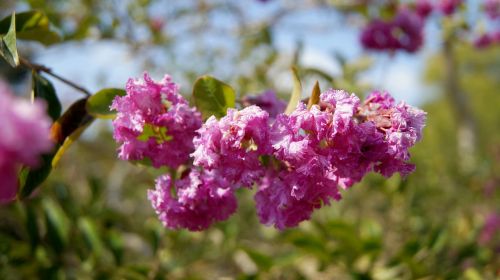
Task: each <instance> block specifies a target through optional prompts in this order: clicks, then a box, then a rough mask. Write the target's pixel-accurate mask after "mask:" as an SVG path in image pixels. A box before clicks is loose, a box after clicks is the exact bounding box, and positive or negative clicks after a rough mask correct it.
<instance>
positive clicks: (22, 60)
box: [19, 57, 92, 96]
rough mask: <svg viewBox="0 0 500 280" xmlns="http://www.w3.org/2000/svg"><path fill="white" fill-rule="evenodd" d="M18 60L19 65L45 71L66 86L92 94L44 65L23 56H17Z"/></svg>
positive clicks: (88, 94)
mask: <svg viewBox="0 0 500 280" xmlns="http://www.w3.org/2000/svg"><path fill="white" fill-rule="evenodd" d="M19 62H20V63H21V65H23V66H24V67H27V68H30V69H32V70H34V71H36V72H44V73H46V74H47V75H49V76H52V77H54V78H56V79H58V80H59V81H61V82H63V83H65V84H67V85H68V86H70V87H72V88H74V89H76V90H78V91H80V92H81V93H83V94H85V95H86V96H90V95H92V94H91V93H90V91H88V90H87V89H85V88H83V87H81V86H79V85H77V84H75V83H73V82H72V81H70V80H68V79H66V78H63V77H61V76H59V75H58V74H56V73H54V72H52V70H51V69H50V68H48V67H46V66H44V65H41V64H36V63H31V62H29V61H28V60H27V59H25V58H23V57H19Z"/></svg>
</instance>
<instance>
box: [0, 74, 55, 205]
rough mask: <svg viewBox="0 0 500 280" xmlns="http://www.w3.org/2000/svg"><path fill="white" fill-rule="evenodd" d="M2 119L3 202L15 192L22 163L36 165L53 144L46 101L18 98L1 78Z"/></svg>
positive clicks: (0, 190) (0, 198)
mask: <svg viewBox="0 0 500 280" xmlns="http://www.w3.org/2000/svg"><path fill="white" fill-rule="evenodd" d="M0 119H1V120H2V121H1V122H0V129H1V131H2V137H0V203H5V202H9V201H12V200H13V199H14V198H15V196H16V193H17V172H18V171H19V167H20V166H21V165H27V166H31V167H36V166H37V164H38V163H39V160H40V159H39V157H40V155H41V154H42V153H45V152H49V151H50V149H51V148H52V145H53V144H52V142H51V140H50V138H49V133H50V126H51V120H50V118H49V117H48V116H47V115H46V112H45V103H43V102H42V101H40V100H35V102H34V103H33V104H32V103H30V102H29V101H25V100H21V99H18V98H15V97H14V96H12V93H11V92H10V91H9V89H8V88H7V86H6V85H5V84H4V83H3V82H2V81H0Z"/></svg>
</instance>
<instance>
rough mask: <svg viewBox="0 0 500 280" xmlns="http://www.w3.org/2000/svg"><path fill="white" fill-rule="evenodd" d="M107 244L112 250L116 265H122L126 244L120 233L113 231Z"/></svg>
mask: <svg viewBox="0 0 500 280" xmlns="http://www.w3.org/2000/svg"><path fill="white" fill-rule="evenodd" d="M106 244H107V246H108V247H109V248H110V249H111V253H112V254H113V257H114V258H115V262H116V264H117V265H121V263H122V261H123V253H124V242H123V237H122V236H121V233H120V231H117V230H113V229H111V230H110V231H109V232H108V234H107V238H106Z"/></svg>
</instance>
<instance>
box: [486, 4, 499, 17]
mask: <svg viewBox="0 0 500 280" xmlns="http://www.w3.org/2000/svg"><path fill="white" fill-rule="evenodd" d="M484 10H485V12H486V14H487V15H488V16H489V17H490V18H491V19H497V18H500V0H485V1H484Z"/></svg>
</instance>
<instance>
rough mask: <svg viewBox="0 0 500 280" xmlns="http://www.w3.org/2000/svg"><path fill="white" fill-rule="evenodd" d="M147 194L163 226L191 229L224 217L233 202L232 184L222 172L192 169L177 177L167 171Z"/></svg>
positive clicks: (232, 211) (205, 226) (231, 208)
mask: <svg viewBox="0 0 500 280" xmlns="http://www.w3.org/2000/svg"><path fill="white" fill-rule="evenodd" d="M172 188H173V189H172ZM172 191H173V192H174V193H175V195H173V194H172V193H173V192H172ZM148 198H149V200H150V201H151V204H152V205H153V208H154V209H155V211H156V213H157V214H158V217H159V219H160V220H161V221H162V222H163V224H164V225H165V226H166V227H169V228H172V229H179V228H186V229H189V230H192V231H197V230H203V229H206V228H208V227H209V226H210V225H212V224H213V223H214V222H217V221H224V220H226V219H227V218H229V216H230V215H231V214H233V213H234V212H235V211H236V206H237V203H236V198H235V196H234V193H233V188H231V185H230V184H229V182H228V181H227V180H226V179H225V178H224V177H223V176H220V175H219V174H217V173H216V172H209V171H198V170H196V169H192V170H191V171H190V172H189V174H188V175H187V176H185V177H184V178H181V179H180V180H177V181H173V180H172V178H171V177H170V176H169V175H163V176H161V177H159V178H158V179H156V189H155V190H149V191H148Z"/></svg>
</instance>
